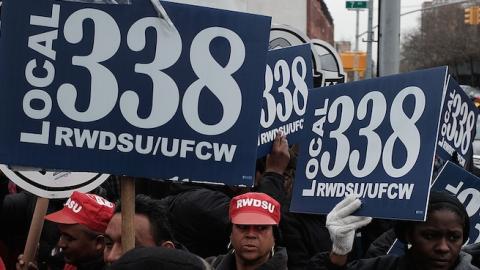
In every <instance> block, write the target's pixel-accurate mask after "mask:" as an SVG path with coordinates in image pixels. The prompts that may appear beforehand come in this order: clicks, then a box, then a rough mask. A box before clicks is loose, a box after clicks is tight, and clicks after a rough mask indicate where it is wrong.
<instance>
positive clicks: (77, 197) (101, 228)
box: [45, 191, 115, 233]
mask: <svg viewBox="0 0 480 270" xmlns="http://www.w3.org/2000/svg"><path fill="white" fill-rule="evenodd" d="M114 212H115V204H113V203H111V202H109V201H107V200H105V199H104V198H102V197H100V196H97V195H94V194H88V193H81V192H78V191H74V192H73V193H72V196H70V198H69V199H68V201H67V202H66V203H65V204H64V206H63V208H62V210H60V211H57V212H54V213H51V214H50V215H47V216H45V219H46V220H50V221H53V222H55V223H60V224H82V225H85V226H86V227H87V228H89V229H91V230H93V231H96V232H101V233H104V232H105V230H106V229H107V225H108V222H110V219H111V218H112V216H113V214H114Z"/></svg>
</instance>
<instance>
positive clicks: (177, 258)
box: [0, 133, 478, 270]
mask: <svg viewBox="0 0 480 270" xmlns="http://www.w3.org/2000/svg"><path fill="white" fill-rule="evenodd" d="M295 153H296V151H295V150H292V149H289V147H288V141H287V139H286V137H285V136H284V135H282V134H280V133H279V134H277V138H276V139H275V141H274V144H273V147H272V151H271V153H270V154H269V155H268V156H267V157H266V158H265V159H264V160H259V161H258V162H257V172H258V173H257V179H256V183H255V185H254V187H253V188H229V187H219V186H209V185H205V184H203V185H200V184H188V183H183V184H178V183H174V182H163V181H155V180H148V179H147V180H142V179H138V181H137V182H136V183H137V188H136V191H137V195H136V197H135V215H134V231H135V248H134V249H132V250H130V251H128V252H126V253H125V252H124V249H123V247H122V229H121V227H122V226H121V223H122V216H121V215H122V211H121V204H120V203H119V192H118V189H119V188H118V180H117V179H116V178H112V179H109V180H107V181H106V182H105V183H104V184H103V185H102V186H101V187H99V188H97V189H96V190H94V191H92V192H91V193H88V194H86V193H81V192H74V193H73V194H72V195H71V197H70V198H69V199H68V200H67V201H65V200H51V202H52V203H50V206H49V214H48V215H47V216H46V217H45V220H46V222H45V226H44V230H43V233H42V237H41V241H40V244H39V248H38V252H37V257H36V259H35V260H34V261H33V262H30V263H29V264H28V265H25V262H24V261H23V257H22V255H21V253H22V251H23V247H24V245H25V239H26V236H27V233H28V226H29V220H30V219H31V216H32V212H33V204H34V201H35V197H34V196H33V195H31V194H29V193H28V192H26V191H24V190H20V189H19V188H18V187H16V186H15V185H14V184H13V183H12V182H10V181H8V179H6V178H3V180H2V182H1V186H0V189H1V196H2V200H1V202H2V207H1V212H0V215H1V216H0V219H1V220H2V222H1V224H0V226H1V228H0V258H2V259H3V261H4V263H5V266H3V265H2V264H1V263H2V262H0V269H9V270H10V269H67V270H74V269H77V270H82V269H88V270H96V269H112V270H126V269H221V270H224V269H226V270H229V269H236V270H249V269H272V270H273V269H274V270H281V269H409V270H412V269H477V268H476V266H474V265H478V255H477V253H476V245H473V246H467V247H463V245H464V243H465V242H466V240H467V238H468V233H469V225H470V223H469V217H468V214H467V212H466V210H465V207H464V206H463V205H462V204H461V203H460V202H459V201H458V199H457V198H456V197H454V196H451V195H449V194H447V193H443V192H435V191H432V192H431V195H430V200H429V205H428V215H427V220H426V222H407V221H397V222H395V221H391V220H390V221H387V220H377V219H374V220H373V221H372V219H371V218H369V217H359V216H353V215H352V214H353V213H354V212H355V211H356V210H357V209H358V208H360V207H361V201H360V200H359V199H357V198H354V197H346V198H345V199H344V200H343V201H341V202H340V203H338V204H337V206H336V207H335V208H334V209H332V210H331V212H330V213H329V214H328V215H327V216H323V215H313V214H298V213H291V212H289V211H288V209H289V199H290V186H291V181H292V178H293V177H294V174H295V170H294V168H295ZM395 238H398V239H399V240H400V241H401V242H402V243H404V253H405V254H404V255H387V252H388V250H389V248H390V246H391V245H392V244H393V241H394V239H395ZM2 267H3V268H2Z"/></svg>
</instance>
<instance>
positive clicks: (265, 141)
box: [257, 44, 313, 157]
mask: <svg viewBox="0 0 480 270" xmlns="http://www.w3.org/2000/svg"><path fill="white" fill-rule="evenodd" d="M267 59H268V60H267V68H266V71H265V89H264V91H263V105H262V111H261V116H260V133H259V135H258V150H257V155H258V157H262V156H265V155H266V154H268V153H269V152H270V150H271V148H272V144H273V140H274V139H275V135H276V133H277V131H281V132H283V133H284V134H286V135H287V136H288V141H289V143H298V142H299V139H300V136H299V134H300V132H301V130H302V129H303V115H304V113H305V109H306V107H307V97H308V89H310V88H312V87H313V75H312V61H311V60H310V59H311V49H310V44H305V45H299V46H294V47H287V48H283V49H275V50H271V51H269V52H268V58H267Z"/></svg>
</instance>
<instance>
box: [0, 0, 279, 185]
mask: <svg viewBox="0 0 480 270" xmlns="http://www.w3.org/2000/svg"><path fill="white" fill-rule="evenodd" d="M162 5H163V7H164V9H165V10H166V11H167V13H168V15H169V17H170V19H171V20H172V22H173V24H174V27H172V26H170V25H169V24H168V23H167V22H166V21H165V20H163V19H160V18H158V14H157V13H156V11H155V9H154V8H153V6H152V3H151V2H150V1H146V0H143V1H134V3H133V4H132V5H101V4H85V3H73V2H68V1H52V0H45V1H35V0H7V1H4V4H3V7H2V8H3V12H2V36H1V39H0V42H1V43H0V47H1V49H0V58H1V59H2V62H1V63H0V90H1V91H0V100H1V101H2V106H0V107H1V109H0V110H1V111H0V112H1V113H0V117H1V129H2V132H1V134H0V162H2V163H6V164H9V165H11V164H13V165H25V166H35V167H40V168H52V169H65V170H72V171H94V172H106V173H112V174H122V175H130V176H144V177H152V178H163V179H168V178H171V177H174V176H179V177H180V178H182V179H183V178H189V179H195V180H202V181H210V182H217V183H227V184H231V185H252V184H253V173H254V166H255V165H254V164H255V158H256V149H257V136H258V122H257V121H252V119H258V116H259V115H260V109H261V104H260V102H261V96H262V92H261V89H262V86H263V80H264V71H265V64H266V53H267V48H268V37H269V34H268V33H269V30H270V18H268V17H264V16H258V15H252V14H244V13H237V12H231V11H223V10H216V9H211V8H205V7H198V6H189V5H182V4H176V3H169V2H162Z"/></svg>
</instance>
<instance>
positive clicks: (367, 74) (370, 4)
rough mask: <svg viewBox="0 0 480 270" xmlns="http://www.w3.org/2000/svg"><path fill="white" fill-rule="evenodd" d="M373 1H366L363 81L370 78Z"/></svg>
mask: <svg viewBox="0 0 480 270" xmlns="http://www.w3.org/2000/svg"><path fill="white" fill-rule="evenodd" d="M372 24H373V0H369V1H368V29H367V70H366V72H365V79H371V78H372V68H373V67H372V66H373V65H372V42H373V29H372ZM357 35H358V33H357Z"/></svg>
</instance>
